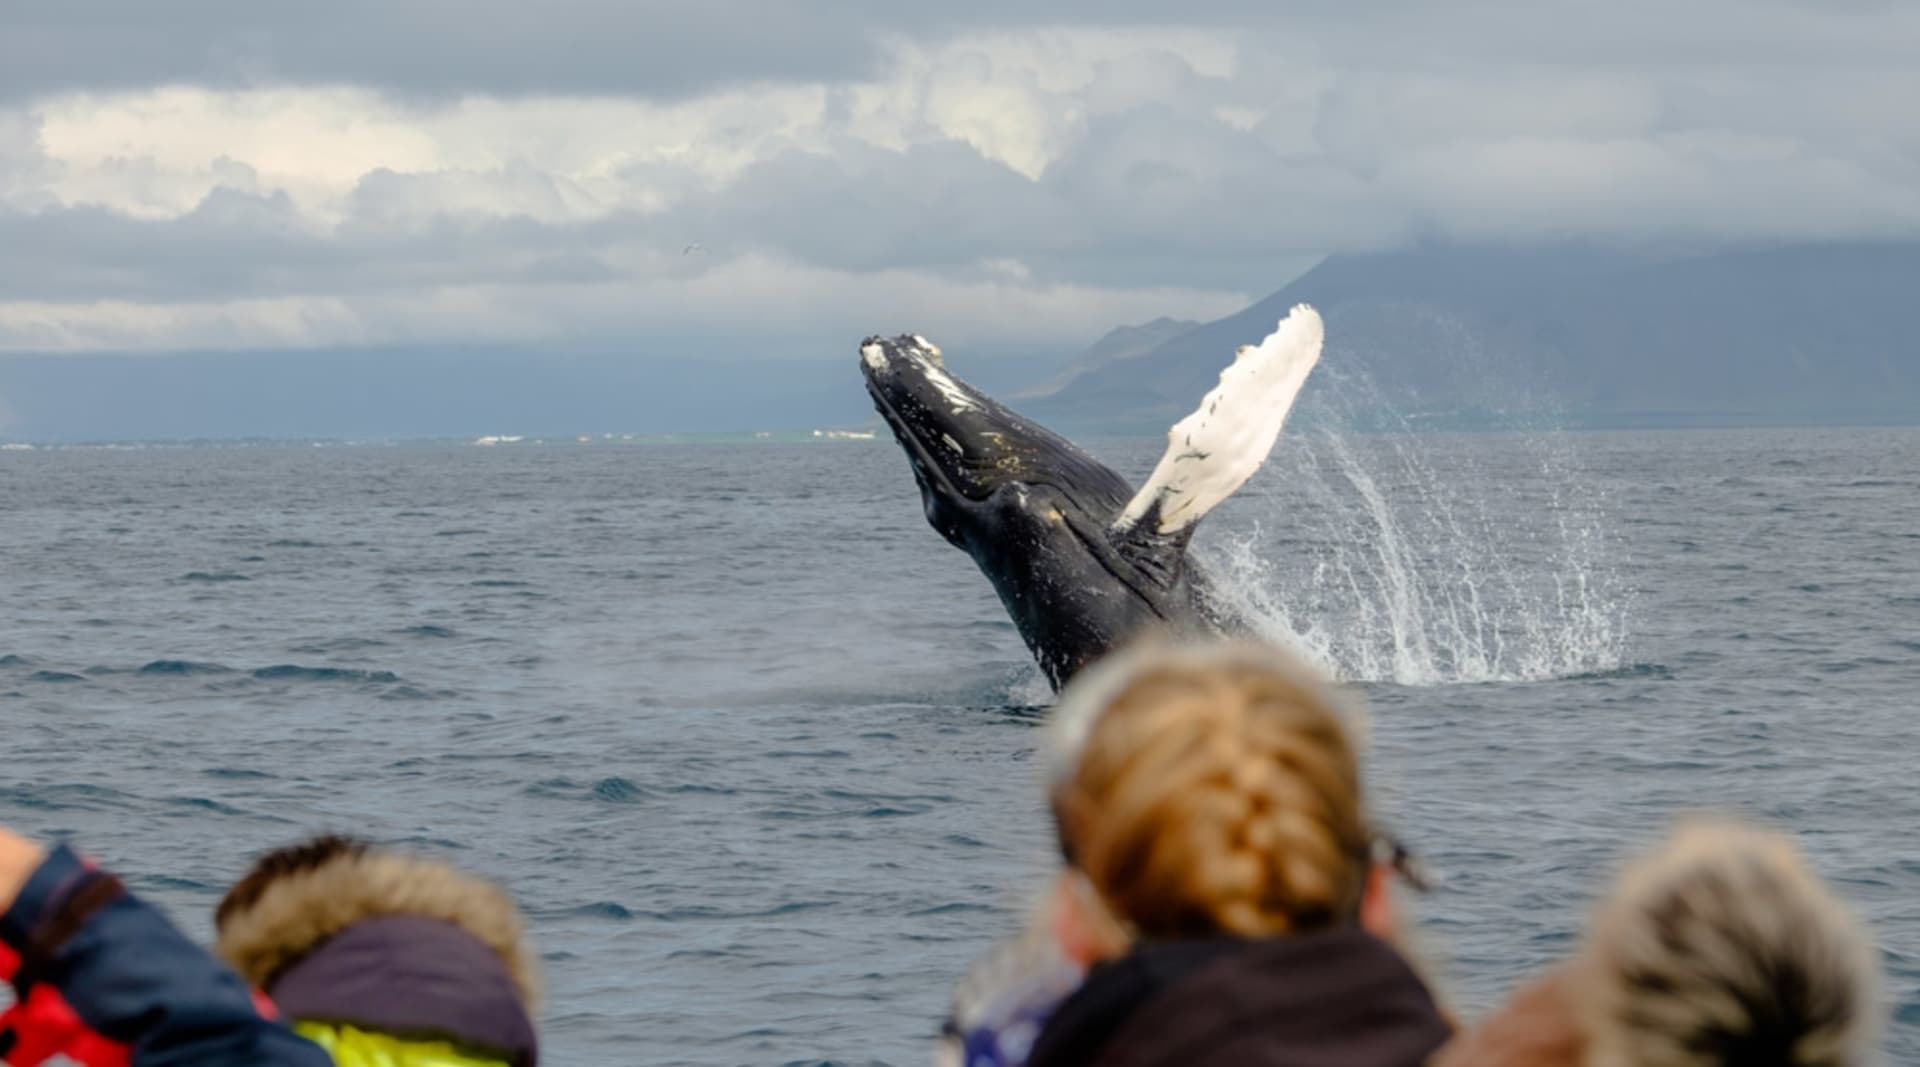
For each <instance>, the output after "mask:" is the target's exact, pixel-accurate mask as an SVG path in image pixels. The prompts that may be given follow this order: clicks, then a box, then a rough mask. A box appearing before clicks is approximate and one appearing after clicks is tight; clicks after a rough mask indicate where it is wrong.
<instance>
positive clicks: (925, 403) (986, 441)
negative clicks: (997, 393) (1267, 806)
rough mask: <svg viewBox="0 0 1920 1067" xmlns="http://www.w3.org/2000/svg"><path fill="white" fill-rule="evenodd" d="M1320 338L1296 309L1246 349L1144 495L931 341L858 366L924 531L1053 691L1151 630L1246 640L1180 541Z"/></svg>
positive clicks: (1237, 471) (1234, 473) (1252, 447)
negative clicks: (979, 591) (988, 598)
mask: <svg viewBox="0 0 1920 1067" xmlns="http://www.w3.org/2000/svg"><path fill="white" fill-rule="evenodd" d="M1321 340H1322V326H1321V322H1320V316H1319V314H1318V313H1317V312H1315V311H1314V310H1313V309H1312V308H1311V307H1308V306H1307V305H1305V304H1301V305H1298V306H1296V307H1295V308H1294V309H1293V310H1292V311H1291V312H1290V313H1289V314H1288V315H1287V317H1286V318H1285V319H1284V320H1282V321H1281V323H1280V325H1279V328H1278V329H1276V330H1274V332H1273V333H1272V334H1269V335H1268V336H1267V338H1266V340H1264V341H1262V342H1260V343H1259V344H1258V345H1244V346H1242V347H1241V348H1240V351H1239V353H1238V354H1237V355H1236V356H1235V358H1234V361H1233V363H1232V364H1231V365H1229V366H1228V367H1227V368H1226V369H1225V370H1224V371H1222V372H1221V373H1220V384H1219V385H1217V386H1215V387H1214V388H1213V390H1212V391H1211V392H1209V393H1208V394H1207V395H1206V397H1205V398H1204V399H1202V400H1201V402H1200V406H1199V408H1197V409H1196V410H1195V411H1194V412H1193V413H1192V414H1191V415H1188V416H1187V417H1186V418H1184V419H1181V420H1180V421H1179V422H1177V423H1175V424H1174V425H1173V428H1172V429H1171V430H1169V431H1168V432H1167V451H1166V454H1165V455H1163V456H1161V458H1160V463H1159V465H1158V466H1156V467H1155V468H1154V470H1153V474H1152V475H1151V476H1150V477H1148V479H1147V481H1146V484H1145V485H1143V486H1141V487H1140V489H1139V491H1138V492H1136V491H1134V490H1133V488H1132V487H1130V486H1129V485H1128V484H1127V481H1126V479H1124V478H1122V477H1121V476H1120V475H1118V474H1116V473H1114V472H1113V470H1112V469H1110V468H1109V467H1107V466H1106V465H1105V464H1103V463H1101V462H1100V461H1099V460H1096V459H1094V458H1093V457H1092V456H1089V455H1088V454H1087V453H1085V452H1083V451H1081V450H1080V448H1079V447H1078V446H1076V445H1074V443H1073V442H1071V441H1068V440H1067V439H1066V438H1064V437H1061V436H1060V435H1058V434H1056V433H1053V432H1052V431H1050V430H1048V429H1046V428H1045V427H1043V426H1040V425H1038V424H1036V423H1033V422H1031V421H1029V420H1027V419H1025V418H1023V417H1021V416H1020V415H1018V414H1016V413H1014V412H1013V411H1011V410H1009V409H1007V408H1006V407H1004V406H1002V405H1001V404H1000V403H998V402H997V401H995V400H993V399H992V398H991V397H988V396H987V395H985V394H984V393H981V392H980V391H979V390H977V389H974V388H973V387H972V386H970V385H967V384H966V383H965V382H962V381H961V380H960V379H958V378H956V377H954V376H953V375H952V374H951V373H949V372H948V370H947V368H946V364H945V361H944V360H943V359H942V356H941V352H940V349H939V348H938V347H936V346H935V345H934V344H933V343H932V342H930V341H928V340H927V339H926V338H924V337H920V336H918V335H914V334H903V335H901V336H898V337H891V338H887V337H869V338H867V339H866V340H865V341H864V342H862V343H861V345H860V362H861V370H862V371H863V373H864V374H865V375H866V380H867V392H868V393H869V394H871V395H872V397H873V403H874V406H875V407H877V408H878V409H879V411H880V415H881V417H882V418H884V419H885V420H886V422H887V425H888V426H889V427H891V428H892V429H893V435H894V437H896V438H898V439H899V441H900V447H901V448H902V449H904V450H905V451H906V453H907V459H908V460H909V461H910V462H911V463H912V465H913V476H914V480H915V481H916V482H918V483H919V485H920V500H921V504H922V506H923V507H924V508H925V510H926V515H927V522H928V523H930V524H931V525H932V526H933V528H934V529H935V530H938V531H939V532H940V535H941V536H943V537H945V538H946V539H947V540H948V541H950V542H952V543H953V544H954V545H955V546H956V547H958V548H961V549H964V550H966V552H967V553H968V554H969V555H971V556H972V557H973V559H974V562H975V563H977V564H979V566H980V569H981V571H983V572H985V574H986V576H987V578H988V580H989V581H991V582H992V583H993V587H994V590H995V591H996V592H998V593H999V594H1000V602H1001V603H1002V604H1004V605H1006V609H1007V613H1008V614H1009V615H1011V616H1012V617H1013V621H1014V625H1015V626H1017V627H1018V628H1019V630H1020V636H1021V637H1022V638H1023V639H1025V640H1026V643H1027V647H1028V648H1029V649H1031V650H1032V652H1033V656H1034V659H1035V660H1037V661H1038V662H1039V664H1040V669H1041V670H1042V671H1043V672H1045V673H1046V676H1047V680H1048V681H1049V682H1051V683H1052V684H1053V687H1054V688H1055V689H1056V690H1057V689H1059V688H1060V687H1061V686H1062V685H1065V684H1066V681H1067V679H1069V678H1071V677H1072V676H1073V674H1074V673H1075V672H1076V671H1078V670H1079V669H1080V668H1082V667H1084V666H1086V665H1087V664H1089V663H1091V662H1093V661H1094V660H1096V659H1098V658H1099V657H1100V656H1102V655H1104V654H1105V653H1106V652H1107V651H1108V650H1110V649H1112V648H1114V647H1116V646H1118V645H1120V644H1122V643H1124V642H1126V641H1128V640H1129V639H1131V638H1133V637H1135V636H1138V635H1139V634H1141V633H1142V632H1144V631H1147V630H1152V629H1158V630H1162V631H1166V632H1170V633H1173V634H1176V635H1182V634H1185V635H1192V634H1206V633H1215V632H1220V631H1223V630H1228V629H1233V628H1237V627H1236V624H1235V622H1234V620H1233V619H1231V618H1230V617H1229V616H1228V614H1227V612H1226V611H1225V609H1224V608H1223V607H1222V606H1221V605H1220V604H1218V603H1216V602H1215V600H1214V598H1213V597H1211V596H1210V595H1209V592H1208V582H1207V578H1206V575H1204V574H1203V573H1201V571H1200V569H1199V568H1197V567H1196V566H1194V564H1193V562H1192V561H1191V560H1189V559H1188V558H1187V542H1188V541H1189V540H1190V539H1191V538H1192V536H1193V528H1194V524H1195V523H1197V522H1199V521H1200V519H1201V517H1202V516H1204V515H1205V514H1206V513H1207V512H1208V511H1209V510H1211V509H1212V508H1213V507H1214V505H1216V504H1218V503H1220V502H1221V501H1222V500H1225V499H1226V498H1227V497H1229V496H1231V495H1232V494H1233V492H1234V490H1236V489H1238V488H1240V486H1241V485H1242V484H1243V483H1244V482H1246V480H1247V479H1248V478H1250V477H1252V475H1253V473H1254V472H1255V471H1257V470H1259V469H1260V465H1261V464H1262V463H1264V462H1266V458H1267V453H1268V452H1269V451H1271V450H1272V448H1273V442H1274V440H1275V439H1276V438H1277V437H1278V436H1279V434H1280V427H1281V424H1282V423H1283V422H1285V421H1286V417H1287V411H1288V410H1289V409H1290V408H1292V407H1293V401H1294V398H1295V397H1296V396H1298V395H1299V393H1300V388H1301V386H1303V385H1305V384H1306V380H1307V374H1308V372H1309V371H1311V370H1312V369H1313V365H1314V364H1315V363H1316V362H1317V361H1318V360H1319V358H1320V346H1321Z"/></svg>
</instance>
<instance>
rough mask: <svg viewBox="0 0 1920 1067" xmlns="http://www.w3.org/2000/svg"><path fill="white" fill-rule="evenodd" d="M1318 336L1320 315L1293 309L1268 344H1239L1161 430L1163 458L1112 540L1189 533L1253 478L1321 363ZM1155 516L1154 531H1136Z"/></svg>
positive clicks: (1303, 307)
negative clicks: (1184, 412) (1215, 378)
mask: <svg viewBox="0 0 1920 1067" xmlns="http://www.w3.org/2000/svg"><path fill="white" fill-rule="evenodd" d="M1324 337H1325V327H1324V325H1323V324H1322V323H1321V321H1320V313H1319V312H1317V311H1315V310H1314V309H1313V308H1311V307H1309V306H1308V305H1306V304H1296V305H1294V307H1293V310H1292V311H1290V312H1288V313H1287V317H1286V318H1285V319H1283V320H1281V322H1280V326H1279V328H1278V329H1276V330H1274V331H1273V332H1272V333H1270V334H1268V335H1267V338H1266V340H1264V341H1261V342H1260V343H1259V344H1257V345H1243V346H1242V347H1241V348H1240V351H1239V352H1238V353H1237V354H1236V355H1235V357H1234V361H1233V363H1232V364H1231V365H1230V366H1228V367H1227V369H1225V370H1223V371H1221V372H1220V384H1219V385H1217V386H1214V387H1213V390H1212V391H1211V392H1209V393H1208V394H1207V395H1206V398H1205V399H1203V400H1201V401H1200V406H1199V408H1197V409H1196V410H1195V411H1194V412H1193V414H1191V415H1188V416H1187V417H1186V418H1184V419H1181V420H1180V421H1179V422H1176V423H1174V424H1173V429H1171V430H1168V431H1167V451H1166V454H1165V455H1163V456H1161V457H1160V464H1159V466H1157V467H1155V468H1154V469H1153V475H1152V476H1151V477H1149V478H1148V479H1147V482H1146V484H1145V485H1143V486H1141V487H1140V491H1139V492H1138V493H1135V494H1134V496H1133V499H1132V500H1130V501H1128V502H1127V506H1126V508H1125V509H1124V510H1123V511H1121V513H1120V517H1119V518H1118V519H1116V520H1114V524H1113V533H1114V535H1115V536H1116V537H1128V536H1129V535H1133V536H1138V535H1140V534H1158V535H1160V536H1162V537H1167V536H1172V535H1176V534H1180V533H1183V532H1185V531H1188V530H1190V529H1191V528H1192V526H1193V524H1194V523H1196V522H1199V521H1200V518H1201V517H1202V516H1204V515H1205V514H1206V513H1207V512H1209V511H1211V510H1213V507H1214V505H1216V504H1218V503H1220V502H1221V501H1222V500H1225V499H1226V498H1228V497H1230V496H1232V495H1233V493H1234V491H1235V490H1237V489H1239V488H1240V487H1241V486H1242V485H1244V484H1245V483H1246V480H1247V479H1248V478H1251V477H1253V473H1254V472H1255V471H1257V470H1259V469H1260V465H1261V464H1262V463H1265V462H1266V461H1267V453H1268V452H1271V451H1272V450H1273V442H1274V440H1275V439H1276V438H1278V437H1279V436H1280V426H1281V424H1283V423H1285V422H1286V421H1287V412H1288V411H1290V410H1292V409H1293V401H1294V398H1295V397H1297V396H1299V395H1300V389H1301V387H1302V386H1304V385H1306V384H1307V374H1308V373H1309V372H1310V371H1312V370H1313V365H1314V364H1315V363H1318V362H1319V361H1320V346H1321V342H1322V341H1323V339H1324ZM1153 516H1157V517H1158V528H1157V529H1155V530H1152V531H1146V530H1139V529H1137V527H1139V525H1140V524H1141V523H1142V522H1143V521H1146V520H1147V519H1148V518H1149V517H1153Z"/></svg>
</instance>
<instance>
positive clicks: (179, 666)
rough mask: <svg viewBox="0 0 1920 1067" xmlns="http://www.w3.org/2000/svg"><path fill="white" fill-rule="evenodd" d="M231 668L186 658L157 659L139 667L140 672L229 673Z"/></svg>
mask: <svg viewBox="0 0 1920 1067" xmlns="http://www.w3.org/2000/svg"><path fill="white" fill-rule="evenodd" d="M232 671H233V668H232V667H228V666H225V665H223V664H219V663H196V662H195V661H193V660H187V659H157V660H154V661H153V662H152V663H149V664H147V665H145V666H143V667H141V668H140V670H139V672H138V673H140V674H230V673H232Z"/></svg>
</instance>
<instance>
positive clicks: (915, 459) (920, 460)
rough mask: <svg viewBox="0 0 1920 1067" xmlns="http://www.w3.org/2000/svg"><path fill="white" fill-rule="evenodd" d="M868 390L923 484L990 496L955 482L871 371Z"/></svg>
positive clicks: (966, 496)
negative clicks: (967, 488) (969, 490)
mask: <svg viewBox="0 0 1920 1067" xmlns="http://www.w3.org/2000/svg"><path fill="white" fill-rule="evenodd" d="M867 393H868V395H869V396H871V397H872V398H873V402H874V404H875V405H876V406H878V407H879V409H880V417H881V418H882V419H884V420H885V421H886V424H887V428H888V429H889V430H892V431H893V437H894V440H896V441H899V442H900V444H901V447H903V448H905V449H906V451H907V459H908V460H910V461H911V462H912V464H913V473H914V475H915V476H916V477H917V478H918V479H919V480H920V484H921V487H922V488H924V489H925V490H927V491H928V492H937V493H940V494H942V495H944V496H946V497H948V498H950V499H951V498H958V499H962V500H970V501H975V502H979V501H983V500H985V499H986V498H987V495H988V494H985V493H983V494H981V495H980V496H974V495H972V494H970V493H968V492H967V491H966V490H964V489H961V488H960V486H959V485H958V484H956V483H955V481H954V479H953V478H952V477H951V476H949V475H948V474H947V471H946V468H944V467H942V466H941V465H940V461H939V460H937V459H935V458H934V456H933V451H932V449H929V448H928V447H927V445H926V443H925V442H924V441H922V440H920V435H919V434H918V433H916V432H915V431H914V428H913V425H912V423H910V422H909V421H908V420H907V418H906V416H904V415H902V414H901V413H900V411H899V409H898V408H897V407H895V406H894V404H893V401H891V400H889V399H888V398H887V396H886V393H885V391H884V390H882V389H881V388H880V387H879V386H878V385H876V384H875V383H874V380H873V376H872V375H871V374H869V375H868V376H867Z"/></svg>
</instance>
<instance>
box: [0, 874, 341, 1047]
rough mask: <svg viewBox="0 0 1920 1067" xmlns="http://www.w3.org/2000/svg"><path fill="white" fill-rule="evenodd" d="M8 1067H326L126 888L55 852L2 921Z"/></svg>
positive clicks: (1, 1039) (0, 1040)
mask: <svg viewBox="0 0 1920 1067" xmlns="http://www.w3.org/2000/svg"><path fill="white" fill-rule="evenodd" d="M0 977H4V978H6V979H7V980H8V981H9V982H10V983H11V984H12V985H13V988H14V993H15V997H16V1002H15V1004H14V1007H13V1008H11V1009H10V1010H8V1011H7V1012H6V1014H5V1015H4V1016H0V1060H4V1061H5V1062H6V1063H8V1064H10V1065H13V1067H33V1065H35V1064H38V1063H40V1062H42V1061H43V1060H46V1059H48V1058H50V1057H52V1056H55V1055H64V1056H66V1057H68V1058H69V1059H71V1060H73V1061H75V1062H77V1063H81V1064H85V1065H86V1067H175V1065H186V1064H193V1065H195V1067H265V1065H269V1064H271V1065H276V1067H280V1065H284V1067H330V1062H329V1060H328V1058H327V1055H326V1053H325V1052H323V1051H321V1049H320V1048H319V1047H318V1046H316V1045H314V1044H312V1043H311V1042H309V1041H307V1040H305V1039H304V1038H301V1037H299V1036H297V1035H295V1034H294V1033H293V1032H292V1031H291V1030H289V1029H287V1028H286V1027H285V1026H284V1025H282V1024H281V1023H279V1022H278V1021H276V1020H274V1019H273V1018H272V1008H271V1006H269V1005H267V1004H266V1003H265V1001H264V1000H257V999H256V998H255V997H254V995H253V993H252V992H251V991H250V990H249V989H248V988H247V986H246V984H245V983H244V982H242V981H241V980H240V979H239V977H238V976H236V975H235V974H234V973H233V972H232V971H230V970H228V969H227V968H226V967H224V966H222V965H221V964H219V963H218V962H216V961H215V960H214V959H213V958H212V957H211V956H209V955H208V954H207V953H206V952H204V951H202V950H201V949H200V948H199V947H198V946H196V945H194V944H193V943H192V942H191V941H189V940H187V939H186V937H184V936H182V935H181V933H180V932H179V931H178V930H176V929H174V927H173V925H172V924H171V923H169V922H168V921H167V919H166V918H165V917H164V916H162V915H161V914H160V912H158V911H157V910H155V909H154V908H152V907H151V906H149V905H147V904H145V903H143V902H142V901H140V900H137V899H135V898H134V897H133V896H132V895H131V894H129V893H128V892H127V891H126V889H125V887H123V886H122V885H121V883H120V880H119V879H117V878H115V877H114V876H113V875H111V874H108V873H107V872H105V871H101V870H98V869H96V868H94V867H92V866H91V865H89V864H87V863H85V862H83V861H82V860H81V859H80V858H79V857H78V856H76V855H75V854H74V853H73V852H72V851H71V850H69V849H67V848H65V847H61V848H58V849H55V850H54V851H53V852H52V853H51V854H50V855H49V856H48V857H47V859H46V861H45V862H44V863H42V864H41V865H40V868H39V870H37V871H35V872H34V873H33V876H32V877H31V878H29V879H28V880H27V884H26V885H25V886H24V887H23V888H22V889H21V891H20V895H19V896H18V897H16V898H15V900H14V902H13V906H12V907H11V908H9V909H8V910H7V912H6V914H5V915H4V916H0Z"/></svg>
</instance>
